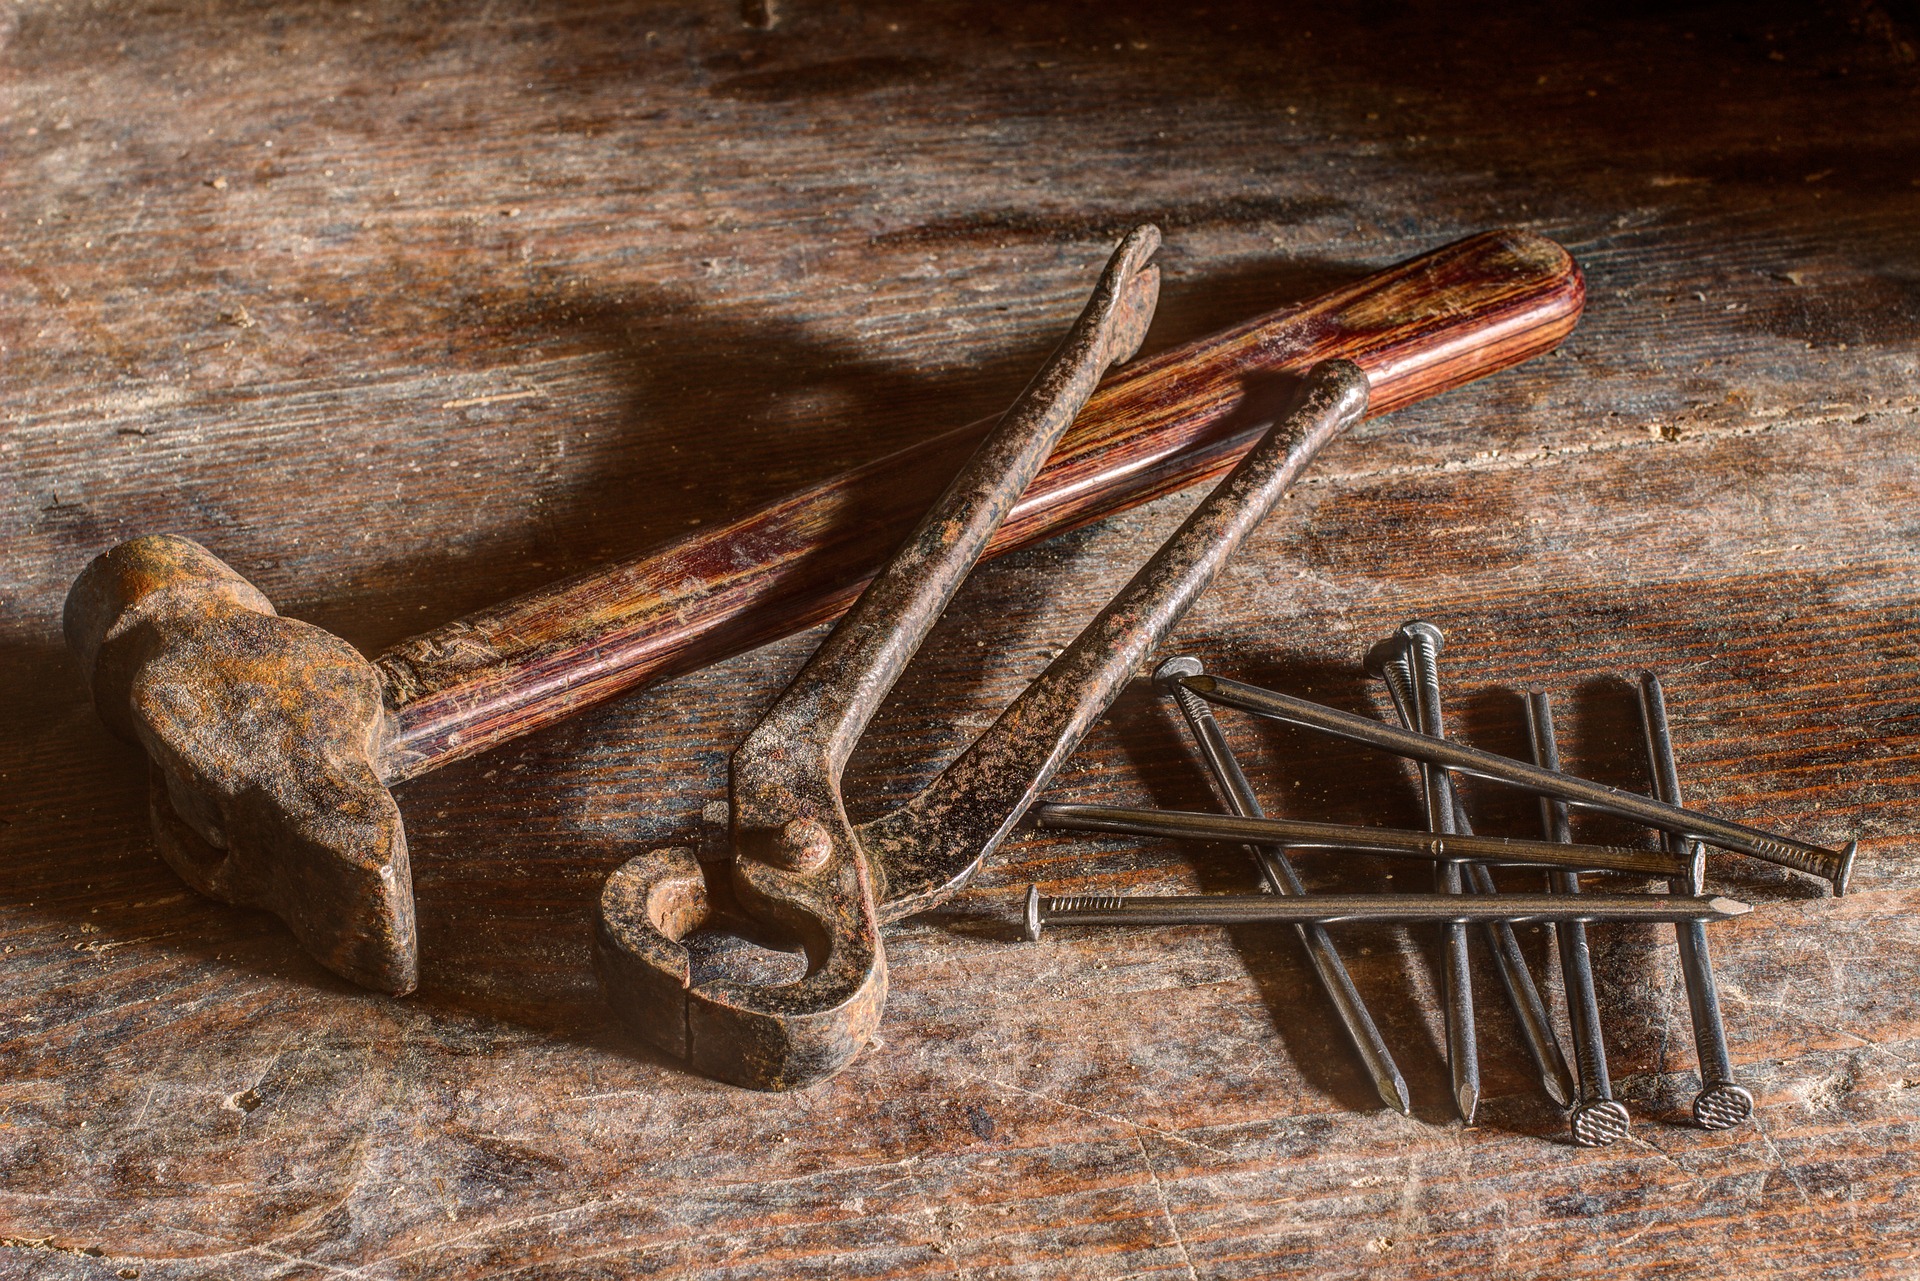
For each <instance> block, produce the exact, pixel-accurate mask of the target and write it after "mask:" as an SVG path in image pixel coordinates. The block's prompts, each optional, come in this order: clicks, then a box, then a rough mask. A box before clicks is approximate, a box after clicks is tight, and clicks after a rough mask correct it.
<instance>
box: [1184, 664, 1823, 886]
mask: <svg viewBox="0 0 1920 1281" xmlns="http://www.w3.org/2000/svg"><path fill="white" fill-rule="evenodd" d="M1181 683H1182V684H1183V685H1185V686H1186V687H1187V688H1188V689H1190V690H1192V691H1193V692H1194V693H1196V694H1198V695H1199V696H1200V697H1201V698H1204V699H1206V700H1207V701H1208V702H1209V703H1216V704H1219V705H1220V706H1222V707H1234V708H1238V709H1240V710H1241V711H1244V712H1251V713H1253V714H1254V715H1255V716H1265V717H1267V718H1268V719H1270V720H1277V721H1285V722H1286V723H1287V724H1290V725H1299V726H1303V727H1305V728H1307V729H1311V730H1317V731H1318V732H1320V733H1323V734H1329V735H1332V736H1333V737H1334V738H1339V739H1344V740H1346V741H1347V742H1350V743H1359V744H1361V745H1362V746H1366V747H1373V748H1377V749H1379V750H1381V751H1386V752H1392V753H1394V754H1396V755H1399V756H1408V757H1412V758H1413V759H1414V760H1419V761H1426V762H1428V763H1430V764H1435V765H1444V766H1446V767H1447V768H1448V769H1450V770H1455V771H1457V772H1459V773H1461V774H1467V775H1470V776H1472V777H1474V778H1484V779H1487V780H1488V781H1490V782H1495V783H1503V784H1506V785H1507V786H1510V787H1518V788H1520V789H1522V790H1524V791H1529V792H1534V793H1537V794H1540V795H1544V796H1553V797H1557V798H1559V799H1560V800H1563V801H1565V802H1567V804H1569V805H1575V806H1578V807H1580V808H1582V809H1590V810H1596V811H1598V812H1600V813H1602V814H1615V815H1618V816H1619V817H1621V818H1627V819H1632V820H1633V821H1634V822H1637V823H1644V824H1645V825H1646V826H1648V827H1657V828H1659V829H1660V830H1662V831H1666V832H1674V833H1677V834H1679V835H1681V836H1687V837H1691V838H1693V839H1695V840H1701V841H1705V842H1707V843H1708V844H1709V845H1714V846H1717V847H1719V848H1720V849H1725V850H1732V851H1734V852H1736V853H1740V854H1747V855H1750V856H1752V857H1754V858H1758V859H1762V860H1764V861H1766V862H1769V863H1776V864H1778V865H1779V866H1781V867H1790V868H1793V869H1794V870H1796V871H1800V872H1806V873H1808V874H1809V875H1812V876H1818V877H1821V878H1823V879H1825V880H1826V881H1828V882H1829V883H1831V885H1832V886H1833V892H1834V893H1835V894H1836V895H1838V894H1844V893H1845V892H1846V888H1847V881H1848V879H1849V878H1850V877H1851V876H1852V874H1853V857H1854V854H1855V852H1856V844H1855V843H1854V842H1848V844H1847V845H1846V847H1845V848H1843V849H1838V850H1829V849H1823V848H1821V847H1820V846H1818V845H1808V844H1806V843H1805V842H1803V841H1796V840H1793V839H1792V838H1790V837H1785V836H1779V835H1776V834H1774V833H1772V832H1763V831H1761V830H1760V829H1759V828H1756V827H1748V826H1746V825H1745V824H1743V823H1735V822H1733V821H1731V820H1729V819H1724V818H1716V817H1714V816H1713V815H1711V814H1702V813H1700V812H1699V811H1697V810H1686V809H1681V808H1680V807H1679V806H1677V805H1668V804H1665V803H1663V802H1661V801H1658V800H1655V799H1653V798H1651V797H1646V796H1640V795H1637V794H1635V793H1633V792H1627V791H1622V790H1621V789H1620V788H1617V787H1608V786H1607V785H1606V784H1604V783H1595V782H1592V781H1591V780H1589V779H1584V778H1575V777H1574V776H1573V775H1571V774H1561V773H1556V772H1555V771H1553V770H1545V769H1541V768H1540V767H1539V766H1537V765H1529V764H1526V763H1525V762H1523V761H1516V760H1510V759H1508V758H1507V757H1504V756H1497V755H1495V754H1494V753H1492V752H1483V751H1481V750H1480V749H1479V748H1475V747H1467V746H1465V745H1463V744H1460V743H1450V742H1446V741H1445V740H1437V739H1433V738H1430V737H1428V736H1426V735H1424V734H1416V733H1414V732H1412V731H1411V730H1405V729H1401V728H1400V727H1399V726H1396V725H1386V724H1382V723H1381V722H1379V721H1376V720H1372V719H1370V718H1368V717H1365V716H1355V715H1354V714H1352V713H1351V712H1342V711H1339V710H1337V709H1335V708H1331V707H1322V706H1320V705H1319V704H1318V703H1312V702H1309V701H1307V700H1306V699H1304V698H1293V697H1290V696H1289V695H1286V694H1278V693H1275V692H1274V691H1272V690H1267V689H1261V688H1259V687H1258V686H1255V685H1245V684H1242V683H1241V682H1239V681H1230V680H1225V679H1223V678H1221V677H1218V676H1196V677H1191V678H1185V679H1183V680H1182V681H1181Z"/></svg>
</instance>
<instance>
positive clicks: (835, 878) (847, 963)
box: [594, 847, 887, 1091]
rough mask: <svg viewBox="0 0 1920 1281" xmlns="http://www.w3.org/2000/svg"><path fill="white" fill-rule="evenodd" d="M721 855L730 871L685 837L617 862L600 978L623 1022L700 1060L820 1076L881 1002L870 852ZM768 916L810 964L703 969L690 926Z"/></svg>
mask: <svg viewBox="0 0 1920 1281" xmlns="http://www.w3.org/2000/svg"><path fill="white" fill-rule="evenodd" d="M725 866H728V867H730V869H731V870H730V874H725V873H722V871H721V868H722V865H718V864H715V865H705V866H703V865H702V864H701V863H700V862H699V861H698V860H697V859H695V858H694V856H693V853H692V851H690V850H687V849H685V848H677V847H676V848H671V849H662V850H654V851H651V852H649V853H646V854H642V855H640V856H638V857H636V858H633V859H630V860H628V861H627V862H626V863H625V864H623V865H622V866H621V867H619V868H618V869H616V870H615V872H614V873H613V875H612V876H610V877H609V878H608V879H607V883H606V886H605V888H604V889H603V890H602V892H601V896H600V912H599V921H598V925H597V929H596V936H595V947H594V966H595V969H596V970H597V971H598V973H599V977H600V986H601V990H602V991H603V992H604V993H605V994H606V998H607V1001H608V1003H609V1004H610V1005H611V1006H612V1007H613V1009H614V1011H615V1013H616V1014H618V1015H619V1017H620V1019H621V1021H622V1022H623V1023H624V1024H625V1025H626V1026H627V1027H629V1028H630V1029H632V1031H634V1032H635V1033H636V1034H637V1035H638V1036H640V1037H641V1039H643V1040H645V1041H647V1042H648V1043H650V1044H651V1045H653V1046H655V1047H656V1048H658V1049H660V1050H662V1051H664V1052H666V1053H667V1054H669V1055H671V1056H673V1057H674V1058H675V1059H678V1060H680V1061H682V1062H683V1063H685V1064H686V1065H687V1067H689V1068H690V1069H692V1070H693V1071H695V1072H698V1073H700V1074H702V1075H704V1076H710V1077H713V1078H715V1079H717V1080H721V1081H725V1082H727V1083H728V1084H730V1085H738V1086H743V1087H746V1088H748V1089H755V1090H774V1091H780V1090H792V1089H802V1088H805V1087H807V1086H810V1085H814V1084H816V1083H818V1082H820V1081H823V1080H825V1079H826V1078H827V1077H829V1076H832V1075H833V1074H834V1073H836V1072H838V1071H840V1069H841V1068H843V1067H845V1066H846V1065H847V1064H848V1063H849V1062H850V1061H852V1059H853V1058H854V1056H855V1055H857V1054H859V1053H860V1051H861V1050H862V1049H863V1048H865V1047H866V1045H867V1044H868V1043H869V1042H870V1041H871V1040H872V1039H873V1034H874V1031H875V1030H876V1029H877V1028H878V1026H879V1023H880V1012H881V1010H882V1008H883V1007H884V1006H885V1005H886V998H887V966H886V957H885V953H884V951H883V950H882V947H881V943H880V933H879V926H878V924H877V922H876V921H875V918H874V912H873V898H872V888H871V883H870V881H869V879H868V876H867V870H866V866H865V862H864V860H863V859H861V858H860V857H859V856H858V855H857V854H854V853H850V852H849V853H842V852H840V850H839V849H836V850H834V851H833V852H832V853H830V854H829V856H828V857H827V858H826V859H825V860H823V861H821V863H820V864H819V865H818V866H816V867H813V868H811V869H804V870H797V871H796V870H793V869H790V868H787V867H782V866H776V865H774V864H773V863H772V862H762V861H760V860H758V859H754V858H747V857H742V858H738V859H736V860H735V861H734V862H732V863H731V864H729V865H725ZM749 913H750V915H749ZM768 926H771V927H772V928H775V929H779V930H782V931H785V932H787V933H788V936H789V939H790V941H794V942H798V943H799V944H800V945H801V946H802V947H803V948H804V950H805V951H806V953H807V959H808V972H807V974H806V976H805V977H804V978H802V979H800V980H799V981H798V982H795V983H790V984H785V985H781V986H772V987H763V986H757V985H754V984H750V983H745V982H741V981H738V980H734V979H725V978H716V979H707V980H703V981H695V978H694V975H693V972H692V964H691V956H690V954H689V953H688V951H687V949H686V947H685V945H684V943H683V940H684V939H685V938H686V937H687V935H688V934H690V933H692V932H693V931H695V930H699V929H718V930H724V931H727V932H731V933H738V934H741V935H743V936H751V933H752V932H754V931H755V928H756V927H759V928H760V929H761V930H764V929H765V928H767V927H768Z"/></svg>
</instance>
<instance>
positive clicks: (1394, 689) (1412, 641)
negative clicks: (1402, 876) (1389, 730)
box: [1367, 619, 1574, 1107]
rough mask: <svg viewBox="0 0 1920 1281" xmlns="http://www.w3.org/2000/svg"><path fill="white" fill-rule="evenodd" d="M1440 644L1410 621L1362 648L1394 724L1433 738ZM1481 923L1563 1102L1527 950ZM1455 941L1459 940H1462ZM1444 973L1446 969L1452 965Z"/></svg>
mask: <svg viewBox="0 0 1920 1281" xmlns="http://www.w3.org/2000/svg"><path fill="white" fill-rule="evenodd" d="M1443 644H1444V639H1443V637H1442V636H1441V633H1440V629H1439V628H1437V627H1435V626H1433V624H1431V623H1426V622H1422V621H1420V620H1417V619H1416V620H1414V621H1412V622H1409V623H1406V624H1404V625H1403V626H1402V627H1401V628H1400V629H1399V631H1397V632H1396V633H1395V634H1394V635H1393V636H1390V637H1388V638H1387V639H1385V640H1383V641H1381V642H1380V643H1379V644H1377V645H1375V646H1374V647H1373V648H1372V649H1371V650H1369V651H1368V653H1367V670H1368V671H1370V672H1373V673H1374V674H1376V675H1378V676H1379V677H1380V678H1381V679H1382V680H1383V681H1384V682H1385V684H1386V686H1387V694H1388V697H1389V699H1390V700H1391V701H1392V703H1393V708H1394V712H1395V714H1396V715H1398V716H1399V718H1400V723H1401V724H1402V725H1403V726H1405V727H1406V728H1408V729H1419V730H1422V731H1423V732H1425V733H1427V734H1430V735H1432V736H1433V737H1436V738H1444V737H1445V736H1446V735H1445V719H1444V717H1443V716H1442V714H1441V705H1440V672H1439V664H1438V662H1437V661H1436V660H1437V659H1438V657H1439V653H1440V649H1441V647H1442V645H1443ZM1446 774H1447V772H1446V770H1444V769H1441V768H1440V767H1439V766H1437V765H1426V766H1423V767H1422V773H1421V777H1422V779H1423V780H1424V781H1426V782H1427V784H1428V786H1429V788H1431V787H1432V785H1433V782H1434V777H1433V776H1435V775H1438V776H1439V777H1440V778H1442V779H1445V778H1446ZM1444 801H1445V805H1446V807H1447V809H1448V810H1449V811H1450V812H1451V814H1452V817H1453V831H1454V832H1455V833H1457V834H1459V835H1462V836H1471V835H1473V826H1472V824H1471V823H1469V822H1468V820H1467V813H1466V808H1465V806H1463V805H1462V804H1461V801H1460V794H1459V792H1458V791H1457V790H1456V789H1455V788H1453V787H1452V785H1451V782H1450V781H1449V782H1448V784H1447V786H1446V788H1445V796H1444ZM1432 805H1433V799H1432V793H1431V791H1430V792H1429V806H1428V814H1429V818H1431V816H1432V814H1433V809H1432ZM1436 830H1437V829H1436ZM1458 866H1459V867H1460V869H1461V874H1462V876H1463V878H1464V879H1465V881H1466V882H1467V885H1468V886H1469V887H1470V888H1471V889H1472V890H1473V892H1474V893H1476V894H1493V893H1496V892H1497V887H1496V886H1495V885H1494V880H1493V874H1492V873H1491V872H1489V871H1488V870H1487V869H1486V866H1485V865H1484V864H1480V863H1461V864H1459V865H1458ZM1484 928H1485V930H1486V938H1487V945H1488V947H1489V948H1490V949H1491V951H1492V953H1493V960H1494V967H1495V969H1496V970H1497V971H1498V973H1499V975H1500V985H1501V987H1502V988H1503V989H1504V990H1505V991H1506V994H1507V1003H1508V1004H1509V1005H1510V1006H1511V1007H1512V1008H1513V1017H1514V1021H1515V1022H1516V1023H1517V1024H1518V1025H1519V1028H1520V1038H1521V1040H1522V1041H1524V1042H1525V1043H1526V1047H1527V1053H1528V1054H1529V1055H1530V1056H1531V1057H1532V1058H1533V1064H1534V1070H1535V1071H1536V1072H1537V1073H1538V1074H1539V1077H1540V1088H1541V1089H1543V1090H1545V1091H1546V1094H1547V1097H1548V1098H1550V1099H1552V1100H1553V1101H1554V1102H1555V1103H1557V1104H1559V1105H1560V1106H1561V1107H1570V1106H1572V1104H1573V1101H1574V1098H1573V1096H1574V1082H1573V1074H1572V1073H1571V1072H1570V1071H1568V1069H1567V1059H1566V1055H1565V1054H1564V1053H1563V1052H1562V1051H1561V1049H1560V1039H1559V1038H1558V1037H1556V1036H1555V1035H1554V1034H1553V1023H1552V1021H1551V1020H1550V1019H1549V1018H1548V1016H1547V1006H1546V1002H1545V1001H1543V1000H1541V999H1540V990H1539V988H1538V987H1537V986H1536V985H1535V984H1534V981H1533V973H1532V971H1531V970H1529V969H1528V968H1527V958H1526V954H1525V953H1524V952H1522V951H1521V950H1520V940H1519V939H1518V938H1516V937H1515V936H1514V933H1513V926H1511V925H1509V924H1507V923H1506V922H1505V921H1490V922H1488V923H1487V924H1486V926H1485V927H1484ZM1449 941H1451V940H1449ZM1461 941H1462V943H1464V942H1465V940H1464V939H1462V940H1461ZM1450 960H1451V957H1450ZM1448 972H1449V974H1451V973H1452V967H1451V964H1450V965H1449V971H1448Z"/></svg>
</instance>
